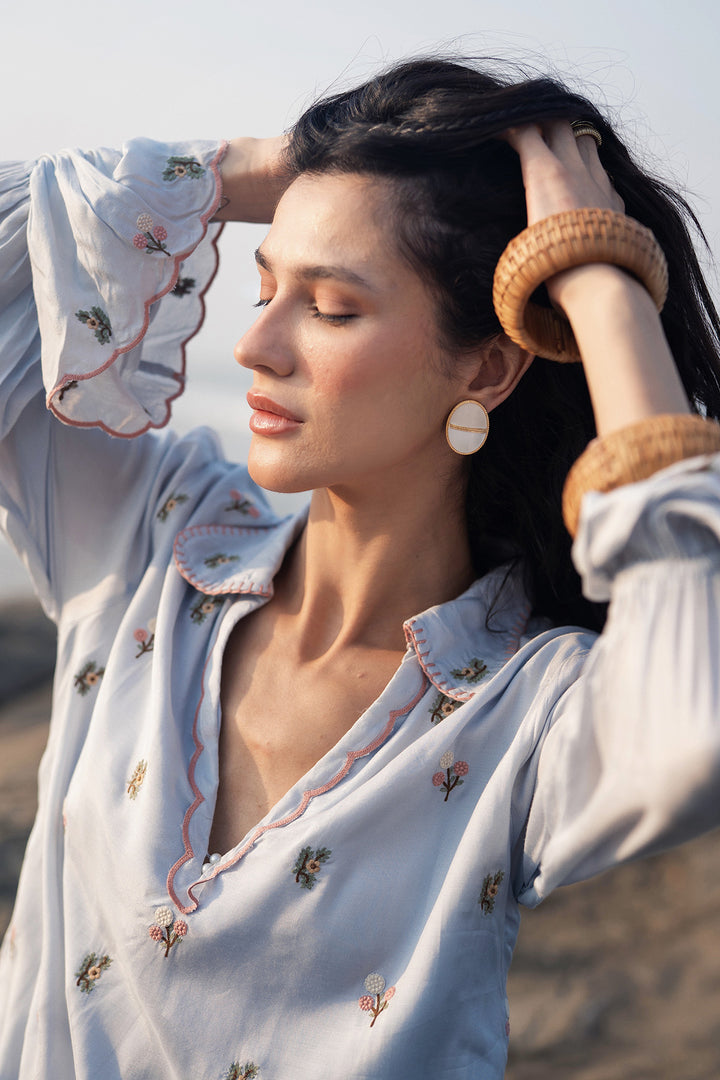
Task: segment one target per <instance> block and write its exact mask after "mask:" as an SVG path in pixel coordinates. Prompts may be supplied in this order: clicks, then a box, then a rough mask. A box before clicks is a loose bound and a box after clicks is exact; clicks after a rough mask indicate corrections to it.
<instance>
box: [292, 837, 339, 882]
mask: <svg viewBox="0 0 720 1080" xmlns="http://www.w3.org/2000/svg"><path fill="white" fill-rule="evenodd" d="M331 855H332V852H331V851H330V849H329V848H326V847H321V848H318V849H317V851H313V849H312V848H311V847H304V848H303V849H302V851H301V852H300V854H299V855H298V857H297V859H296V860H295V865H294V866H293V874H294V875H295V880H296V881H297V883H298V885H300V886H302V888H303V889H312V888H314V886H315V884H316V882H317V875H318V873H319V872H320V868H321V866H322V865H323V863H326V862H327V861H328V859H329V858H330V856H331Z"/></svg>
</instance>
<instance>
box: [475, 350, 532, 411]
mask: <svg viewBox="0 0 720 1080" xmlns="http://www.w3.org/2000/svg"><path fill="white" fill-rule="evenodd" d="M533 359H534V356H533V354H532V353H530V352H527V350H526V349H523V348H522V346H520V345H516V344H515V342H514V341H511V340H510V338H509V337H508V336H507V334H498V336H497V337H494V338H491V340H490V341H488V342H486V343H485V344H484V345H483V346H482V348H480V349H478V351H477V363H476V365H475V368H474V373H472V377H471V379H470V381H469V382H468V383H467V390H468V396H469V397H472V398H474V399H475V400H476V401H479V402H481V403H482V404H483V405H484V406H485V408H486V409H487V411H488V412H491V411H492V409H494V408H495V406H496V405H500V403H501V402H503V401H504V400H505V398H506V397H508V396H509V394H511V393H512V391H513V390H514V389H515V387H516V386H517V384H518V383H519V382H520V379H521V378H522V376H523V375H524V374H525V372H526V371H527V369H528V368H529V367H530V364H531V363H532V361H533ZM471 371H472V369H471Z"/></svg>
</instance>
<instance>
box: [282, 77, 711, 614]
mask: <svg viewBox="0 0 720 1080" xmlns="http://www.w3.org/2000/svg"><path fill="white" fill-rule="evenodd" d="M486 66H487V65H486ZM556 118H558V119H565V120H576V119H584V120H589V121H591V122H592V123H593V124H594V125H595V127H596V128H597V130H598V131H599V132H600V134H601V135H602V139H603V145H602V149H601V152H600V153H601V159H602V162H603V164H604V166H605V168H606V169H607V171H608V172H609V173H610V175H611V176H612V178H613V182H614V185H615V188H616V190H617V191H618V193H619V194H620V195H621V196H622V198H623V199H624V201H625V207H626V212H627V213H628V214H629V215H630V216H632V217H634V218H636V219H637V220H638V221H640V222H642V223H643V224H644V225H646V226H648V227H649V228H650V229H652V231H653V232H654V234H655V236H656V237H657V239H658V241H659V243H660V245H661V247H662V248H663V250H664V252H665V255H666V257H667V260H668V266H669V273H670V293H669V296H668V300H667V303H666V305H665V308H664V310H663V313H662V322H663V327H664V330H665V333H666V335H667V338H668V341H669V343H670V347H671V349H672V352H673V354H674V357H675V361H676V363H677V366H678V369H679V371H680V375H681V377H682V380H683V383H684V386H685V389H686V392H687V394H688V396H689V398H690V401H691V402H692V404H693V407H694V408H695V409H696V410H697V411H698V412H700V413H703V414H705V415H708V416H712V417H715V418H718V417H720V359H719V351H720V350H719V346H720V328H719V326H718V318H717V313H716V311H715V309H714V307H713V303H712V300H711V297H710V294H709V291H708V289H707V286H706V284H705V282H704V280H703V276H702V272H701V270H700V266H699V264H698V260H697V256H696V254H695V250H694V248H693V244H692V240H691V231H693V230H695V231H696V232H697V233H698V234H699V235H700V237H702V239H703V240H704V237H703V236H702V230H701V229H700V226H699V223H698V221H697V218H696V217H695V215H694V213H693V211H692V210H691V209H690V207H689V206H688V204H687V203H686V201H685V200H684V199H683V198H682V197H681V196H680V195H678V194H677V193H676V192H674V191H673V190H671V188H670V187H668V186H667V185H666V184H665V183H663V182H662V181H661V180H658V179H656V178H654V177H652V176H649V175H648V174H647V173H646V172H644V171H643V170H642V169H640V168H639V166H638V165H637V164H636V162H635V161H633V159H632V157H631V155H630V153H629V152H628V150H627V149H626V147H625V146H624V145H623V143H622V142H621V141H620V139H619V138H618V136H617V135H616V134H615V132H614V131H613V130H612V128H611V126H610V124H609V122H608V120H607V119H606V118H605V117H604V116H603V115H602V114H601V112H600V111H599V110H598V109H597V108H596V107H595V106H594V105H593V104H592V103H591V102H590V101H588V100H586V99H585V98H584V97H582V96H580V95H578V94H576V93H574V92H571V91H570V90H569V89H568V88H567V87H565V86H563V85H562V84H560V83H559V82H557V81H556V80H555V79H551V78H521V79H520V81H518V79H517V76H507V77H506V76H502V75H501V76H499V75H498V74H497V73H496V71H495V69H494V67H493V72H492V74H490V73H489V72H488V71H483V70H481V69H480V67H479V66H477V65H476V64H475V63H473V64H472V65H470V64H469V63H466V62H464V61H463V62H450V61H447V60H440V59H418V60H410V61H407V62H404V63H402V64H399V65H397V66H395V67H393V68H391V69H390V70H388V71H386V72H384V73H382V74H379V75H377V76H376V77H374V78H372V79H370V80H369V81H368V82H366V83H364V84H363V85H362V86H359V87H357V88H356V89H354V90H350V91H347V92H343V93H339V94H336V95H334V96H332V97H328V98H326V99H324V100H321V101H318V102H317V103H316V104H314V105H313V106H312V107H311V108H309V109H308V110H307V111H306V112H305V113H304V114H303V115H302V116H301V117H300V119H299V120H298V122H297V123H296V124H295V126H294V128H293V129H292V131H291V133H290V143H289V149H288V164H289V167H290V169H291V171H292V173H293V174H296V175H299V174H301V173H327V172H331V173H359V174H367V175H372V176H378V177H383V178H385V179H387V180H389V181H390V182H391V185H392V189H393V192H394V207H393V208H394V211H395V215H394V221H395V222H396V240H397V243H398V246H399V250H400V251H401V252H402V254H403V255H404V257H405V258H406V259H407V260H408V261H409V263H410V264H411V266H412V267H413V268H414V269H415V271H416V272H417V273H419V274H420V275H421V276H422V277H423V278H424V279H425V281H426V282H427V283H428V284H429V285H430V287H431V289H432V291H433V293H434V295H435V297H436V300H437V304H438V319H439V325H440V330H441V334H442V337H443V339H444V343H445V344H446V345H448V346H449V347H450V348H451V349H454V350H456V351H457V352H458V353H462V351H463V350H467V349H470V348H473V347H476V346H477V345H478V344H480V343H482V342H485V341H487V340H488V339H489V338H492V337H493V336H495V335H496V334H498V333H499V332H500V331H501V327H500V324H499V322H498V320H497V316H496V315H495V312H494V309H493V304H492V280H493V273H494V270H495V266H496V263H497V261H498V258H499V256H500V254H501V253H502V251H503V249H504V248H505V246H506V244H507V243H508V241H509V240H510V239H511V238H512V237H513V236H515V235H516V234H517V233H518V232H520V231H521V230H522V229H523V228H525V226H526V225H527V216H526V208H525V198H524V189H523V183H522V176H521V172H520V163H519V159H518V157H517V155H516V153H515V152H514V151H513V150H512V149H511V148H510V147H509V146H508V144H507V143H505V142H504V141H502V140H500V139H498V138H496V136H497V135H499V134H500V133H501V132H503V131H504V130H505V129H507V128H508V127H511V126H513V125H519V124H526V123H532V122H542V121H546V120H550V119H556ZM540 299H542V298H540ZM595 434H596V432H595V424H594V419H593V413H592V408H591V405H590V399H589V395H588V390H587V385H586V382H585V377H584V375H583V371H582V365H580V364H557V363H553V362H550V361H547V360H542V359H540V358H536V359H535V361H534V362H533V364H532V365H531V366H530V368H529V370H528V371H527V372H526V374H525V375H524V376H523V378H522V379H521V381H520V383H519V384H518V386H517V387H516V389H515V390H514V391H513V393H512V394H511V395H510V396H509V398H508V399H507V400H506V401H505V402H504V403H503V404H502V405H500V406H498V407H497V408H496V409H495V410H494V411H493V415H492V428H491V436H490V439H489V440H488V442H487V443H486V444H485V446H484V447H483V449H482V451H481V452H480V453H479V454H476V455H475V456H474V457H472V458H469V459H468V462H469V464H468V477H467V494H466V510H467V527H468V533H469V537H470V544H471V550H472V554H473V560H474V565H475V569H476V571H477V572H478V574H482V573H485V572H487V571H488V570H490V569H492V568H493V567H495V566H498V565H500V564H502V563H505V562H507V561H508V560H518V559H521V560H522V563H523V566H524V572H525V580H526V588H527V590H528V594H529V596H530V599H531V602H532V604H533V609H534V612H535V613H536V614H543V615H546V616H549V617H550V618H551V619H552V620H553V622H555V623H558V624H565V623H571V624H577V625H582V626H589V627H592V628H596V629H599V628H601V627H602V624H603V622H604V618H605V608H604V606H603V605H596V604H591V603H590V602H588V601H587V600H585V599H584V598H583V596H582V592H581V588H580V580H579V578H578V575H577V573H576V572H575V570H574V568H573V566H572V562H571V559H570V547H571V541H570V537H569V536H568V534H567V532H566V530H565V528H564V526H563V522H562V517H561V511H560V503H561V493H562V487H563V483H564V480H565V477H566V475H567V472H568V470H569V468H570V466H571V465H572V463H573V461H574V460H575V459H576V458H577V457H578V456H579V454H580V453H581V452H582V451H583V449H584V448H585V446H586V445H587V444H588V442H589V441H590V440H591V439H592V438H593V437H594V436H595Z"/></svg>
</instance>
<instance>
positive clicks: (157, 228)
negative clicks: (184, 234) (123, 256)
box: [133, 214, 170, 257]
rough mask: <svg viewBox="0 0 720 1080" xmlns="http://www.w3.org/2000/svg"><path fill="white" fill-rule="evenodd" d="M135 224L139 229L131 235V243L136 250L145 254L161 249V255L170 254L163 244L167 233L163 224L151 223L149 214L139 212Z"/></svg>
mask: <svg viewBox="0 0 720 1080" xmlns="http://www.w3.org/2000/svg"><path fill="white" fill-rule="evenodd" d="M136 225H137V227H138V229H139V230H140V231H139V232H137V233H135V235H134V236H133V244H134V245H135V247H136V248H137V249H138V251H144V252H145V254H146V255H152V253H153V252H154V251H162V253H163V255H167V256H168V257H169V256H170V252H169V251H168V249H167V247H166V246H165V241H166V240H167V235H168V234H167V229H166V228H165V226H164V225H153V219H152V218H151V217H150V215H149V214H139V215H138V219H137V222H136Z"/></svg>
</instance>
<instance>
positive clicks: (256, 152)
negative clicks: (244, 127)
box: [215, 136, 289, 223]
mask: <svg viewBox="0 0 720 1080" xmlns="http://www.w3.org/2000/svg"><path fill="white" fill-rule="evenodd" d="M284 146H285V138H284V136H279V137H277V138H270V139H254V138H249V137H247V138H237V139H231V140H230V141H229V143H228V148H227V151H226V153H225V156H224V157H223V159H222V162H221V164H220V177H221V180H222V187H223V206H222V207H221V209H220V210H218V212H217V214H216V215H215V218H216V220H217V221H248V222H260V223H269V222H270V221H272V217H273V214H274V212H275V207H276V206H277V203H278V201H279V199H280V197H281V195H282V193H283V191H284V190H285V188H286V187H287V185H288V182H289V177H288V175H287V173H286V172H285V171H284V169H283V150H284Z"/></svg>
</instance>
